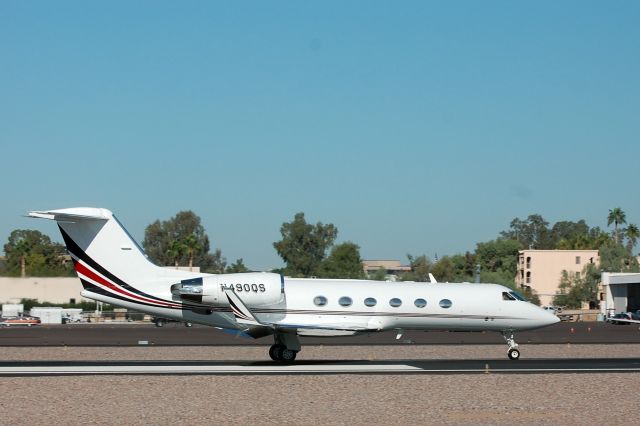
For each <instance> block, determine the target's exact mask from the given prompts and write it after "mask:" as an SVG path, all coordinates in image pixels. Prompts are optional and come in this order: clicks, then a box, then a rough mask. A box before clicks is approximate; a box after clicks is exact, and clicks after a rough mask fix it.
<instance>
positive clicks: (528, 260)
mask: <svg viewBox="0 0 640 426" xmlns="http://www.w3.org/2000/svg"><path fill="white" fill-rule="evenodd" d="M527 269H531V256H528V257H527Z"/></svg>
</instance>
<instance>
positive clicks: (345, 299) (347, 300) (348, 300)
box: [338, 296, 353, 307]
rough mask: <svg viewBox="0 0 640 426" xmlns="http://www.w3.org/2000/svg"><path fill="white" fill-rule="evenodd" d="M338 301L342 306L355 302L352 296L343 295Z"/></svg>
mask: <svg viewBox="0 0 640 426" xmlns="http://www.w3.org/2000/svg"><path fill="white" fill-rule="evenodd" d="M338 303H339V304H340V306H345V307H346V306H351V304H352V303H353V301H352V300H351V298H350V297H347V296H342V297H341V298H340V300H338Z"/></svg>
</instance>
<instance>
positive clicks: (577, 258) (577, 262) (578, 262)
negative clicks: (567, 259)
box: [576, 256, 580, 265]
mask: <svg viewBox="0 0 640 426" xmlns="http://www.w3.org/2000/svg"><path fill="white" fill-rule="evenodd" d="M579 264H580V256H576V265H579Z"/></svg>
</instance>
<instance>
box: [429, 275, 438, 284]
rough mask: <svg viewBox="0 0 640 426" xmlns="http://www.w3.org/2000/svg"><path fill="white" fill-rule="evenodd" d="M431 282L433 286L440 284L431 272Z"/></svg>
mask: <svg viewBox="0 0 640 426" xmlns="http://www.w3.org/2000/svg"><path fill="white" fill-rule="evenodd" d="M429 282H430V283H432V284H435V283H437V282H438V281H436V277H434V276H433V274H432V273H431V272H429Z"/></svg>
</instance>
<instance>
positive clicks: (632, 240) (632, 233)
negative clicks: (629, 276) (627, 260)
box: [625, 223, 640, 254]
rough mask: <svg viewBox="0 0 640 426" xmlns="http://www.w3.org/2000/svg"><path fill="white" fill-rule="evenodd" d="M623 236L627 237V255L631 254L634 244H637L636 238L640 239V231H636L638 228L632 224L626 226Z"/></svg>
mask: <svg viewBox="0 0 640 426" xmlns="http://www.w3.org/2000/svg"><path fill="white" fill-rule="evenodd" d="M625 234H626V237H627V250H629V254H631V251H632V250H633V248H634V247H635V245H636V242H638V238H639V237H640V229H638V227H637V226H636V225H634V224H633V223H632V224H630V225H629V226H627V229H626V231H625Z"/></svg>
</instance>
